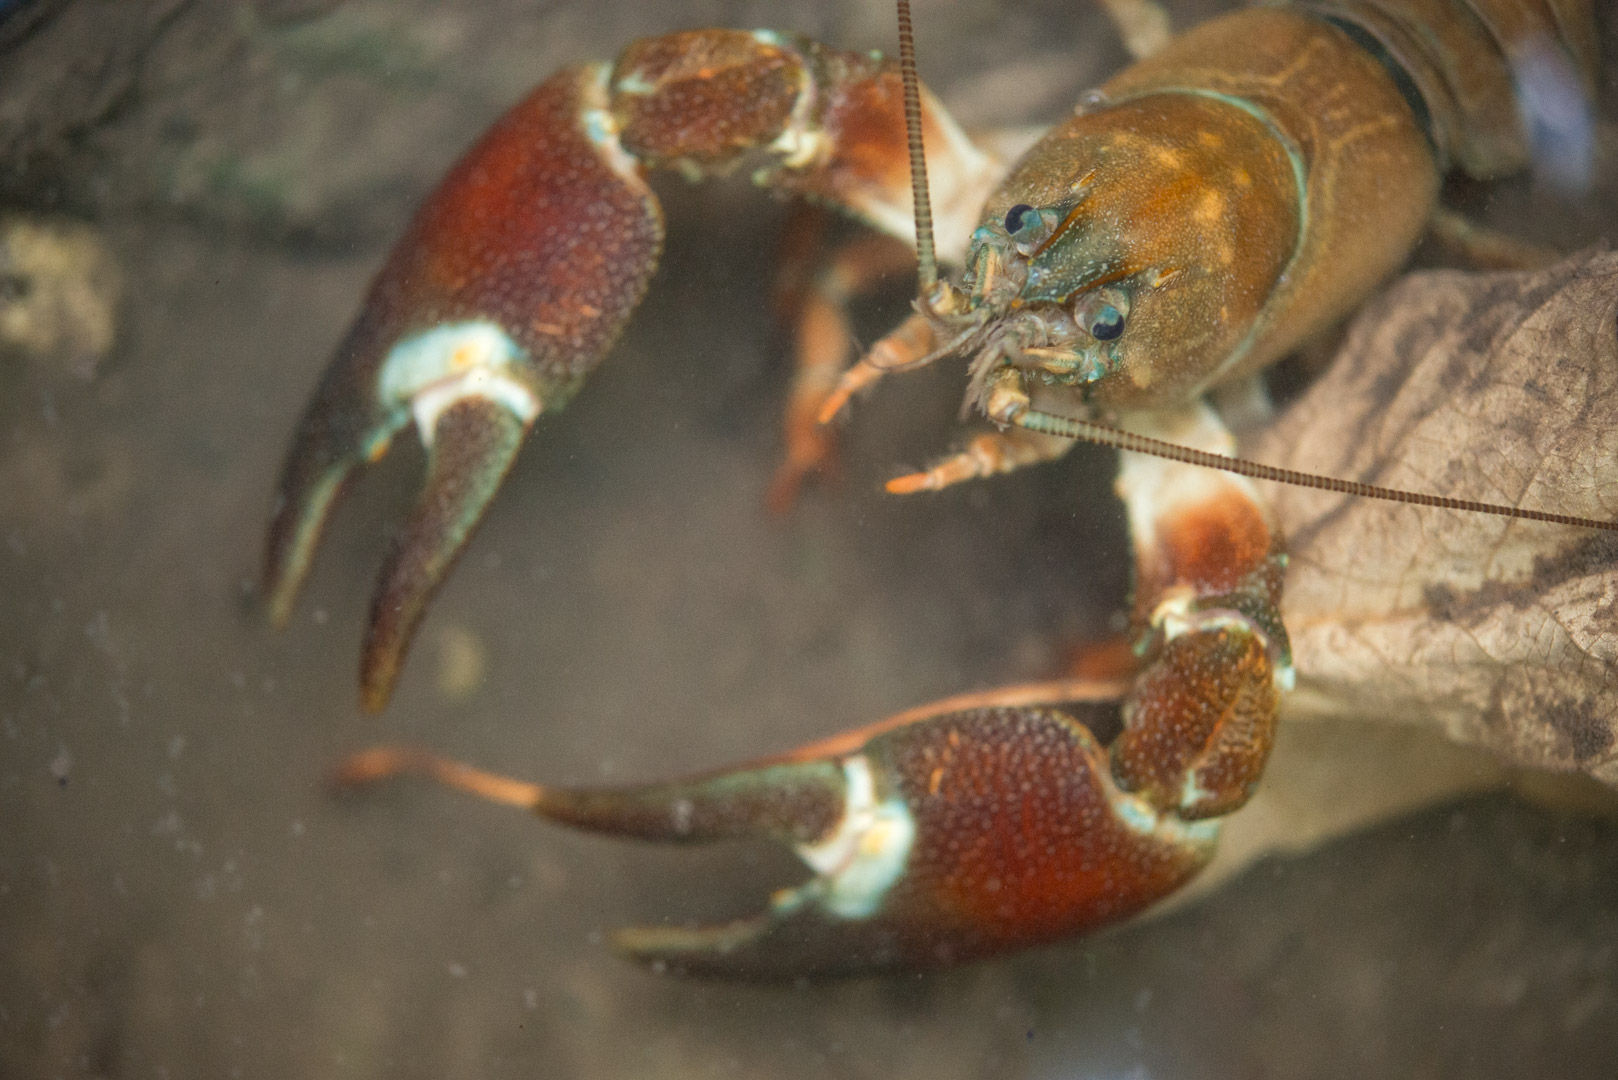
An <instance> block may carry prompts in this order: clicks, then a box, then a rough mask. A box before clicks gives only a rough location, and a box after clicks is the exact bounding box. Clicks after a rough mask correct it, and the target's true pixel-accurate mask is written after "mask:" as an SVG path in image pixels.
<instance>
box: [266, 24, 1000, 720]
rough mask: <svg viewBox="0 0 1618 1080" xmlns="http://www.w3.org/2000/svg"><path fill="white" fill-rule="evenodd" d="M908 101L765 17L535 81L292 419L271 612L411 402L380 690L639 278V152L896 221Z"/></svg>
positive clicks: (961, 151) (970, 174) (953, 188)
mask: <svg viewBox="0 0 1618 1080" xmlns="http://www.w3.org/2000/svg"><path fill="white" fill-rule="evenodd" d="M901 99H902V94H901V93H900V89H899V80H898V78H897V74H896V72H895V71H894V70H893V67H892V65H891V64H887V63H885V62H883V61H882V60H881V59H880V58H878V57H873V56H871V55H868V54H857V53H840V52H836V51H834V50H830V49H825V48H823V47H821V46H819V45H816V44H815V43H813V42H810V41H808V40H806V39H801V38H795V37H791V36H788V35H782V34H775V33H771V32H768V31H758V32H753V33H749V32H743V31H734V30H695V31H688V32H684V33H678V34H669V35H665V36H663V37H659V38H649V39H646V40H644V41H640V42H636V43H635V44H633V45H631V46H630V47H629V48H627V49H625V50H624V52H623V53H622V54H621V55H620V56H619V58H618V60H617V61H616V62H615V63H613V64H597V65H592V66H589V67H582V68H575V69H570V70H567V71H563V72H561V73H560V74H558V75H556V76H554V77H552V78H551V79H549V80H547V81H546V82H545V83H543V84H541V85H540V86H539V88H538V89H536V90H535V91H534V92H533V93H532V94H531V95H530V96H529V97H528V99H527V100H525V101H523V102H521V103H520V104H518V105H517V106H516V107H515V108H513V109H512V110H511V111H510V112H509V113H507V114H506V115H505V116H504V117H503V118H502V119H501V120H500V121H499V122H498V123H496V125H495V126H494V127H493V128H492V129H490V131H489V132H488V133H487V134H486V135H484V136H483V137H482V139H480V140H479V141H478V143H477V144H476V145H475V146H474V147H473V148H472V149H471V150H470V151H469V152H468V153H467V154H466V156H465V157H463V158H462V159H461V161H460V162H459V163H458V164H457V165H456V166H455V168H454V169H453V170H451V172H450V173H449V175H448V176H447V177H446V178H445V179H444V181H443V183H442V184H441V185H440V187H439V188H438V190H437V191H435V192H434V193H433V195H432V196H431V197H430V198H429V199H428V201H427V202H426V204H425V205H424V206H423V207H422V209H421V211H420V212H419V213H418V215H417V217H416V219H415V221H414V222H413V223H412V225H411V227H410V229H409V231H408V232H407V233H406V235H405V236H404V238H403V239H402V240H401V241H400V242H399V244H398V246H397V247H396V248H395V249H394V251H393V253H392V255H390V256H389V258H388V261H387V263H386V264H385V265H384V266H383V268H382V271H381V272H380V273H379V274H378V276H377V278H376V280H375V282H374V283H373V284H372V286H371V290H370V294H369V296H368V297H367V300H366V303H365V307H364V309H363V311H362V312H361V314H360V316H359V318H358V319H357V320H356V322H355V323H354V326H353V327H352V328H351V329H350V330H349V332H348V336H347V337H346V338H345V340H344V342H343V344H342V346H341V347H340V348H339V350H338V354H337V356H336V358H335V359H334V360H333V362H332V364H331V366H330V367H329V368H328V369H327V371H326V373H325V376H324V377H323V379H322V381H321V384H320V387H319V389H318V390H317V391H316V393H315V396H314V399H313V400H312V402H311V403H310V405H309V408H308V410H307V411H306V413H305V415H304V417H303V420H302V422H301V424H300V425H299V428H298V433H297V436H296V438H295V440H294V442H293V446H292V449H291V452H290V453H289V454H288V457H287V462H286V465H285V468H284V470H283V473H282V477H281V483H280V487H279V491H278V500H277V506H276V511H275V517H274V520H273V522H272V523H271V526H270V534H269V541H268V545H267V549H266V552H265V558H264V592H265V595H266V598H267V600H268V604H269V608H270V613H271V616H272V618H273V619H274V621H276V622H277V623H285V622H286V621H287V619H288V618H289V617H290V615H291V611H292V606H293V602H294V600H295V598H296V595H297V592H298V588H299V586H300V585H301V583H302V581H303V579H304V577H305V576H306V574H307V572H308V569H309V564H310V559H311V556H312V554H313V551H314V549H315V547H316V545H317V544H318V542H319V538H320V533H321V530H322V528H323V527H324V524H325V521H326V518H327V515H328V514H329V512H330V510H331V507H332V506H333V505H334V504H335V502H336V500H337V497H338V496H339V494H340V493H341V491H342V489H343V487H344V485H345V483H346V482H347V480H348V478H349V476H350V475H351V474H352V473H353V471H354V470H355V468H356V466H359V465H362V464H364V463H366V462H368V461H373V460H376V459H377V458H379V457H381V456H382V454H384V453H385V452H386V450H387V446H388V443H389V441H390V440H391V439H392V438H393V436H394V435H396V434H397V433H398V432H399V431H401V430H402V429H404V428H405V427H406V426H408V425H410V424H411V422H412V421H414V423H415V425H416V427H417V429H418V432H419V434H420V435H421V438H422V441H423V442H424V443H425V444H426V445H427V447H428V448H429V451H430V462H429V480H428V486H427V489H426V490H425V491H424V492H423V494H422V497H421V502H420V504H419V505H418V506H417V508H416V510H415V511H414V513H413V515H412V517H411V519H410V521H409V523H408V524H407V526H406V528H405V530H404V532H403V534H402V535H401V537H400V540H399V542H398V543H397V544H396V545H395V548H394V552H393V555H392V556H391V557H390V560H389V563H388V566H387V567H385V568H384V570H383V576H382V581H381V583H380V584H379V586H378V590H377V593H376V599H375V601H374V603H373V607H372V624H371V630H370V635H369V640H368V642H367V646H366V649H365V653H364V657H363V660H362V671H361V683H362V686H363V700H364V704H365V706H366V707H367V708H368V709H371V710H377V709H380V708H382V707H383V705H385V704H386V702H387V700H388V696H389V694H390V693H391V692H392V687H393V683H394V680H395V677H396V675H397V672H398V668H399V664H400V662H401V660H402V658H403V656H404V653H405V650H406V649H407V648H408V646H409V643H410V637H411V634H412V632H413V631H414V629H415V626H416V624H417V622H418V621H419V619H420V617H421V615H422V612H423V611H424V609H425V607H426V604H427V602H428V601H429V600H430V599H431V597H432V595H433V593H434V592H435V591H436V589H437V588H438V586H439V585H440V584H441V583H442V581H443V580H444V576H445V575H446V574H447V573H448V572H449V570H450V568H451V567H452V566H453V565H454V562H455V559H456V556H457V555H458V553H459V552H460V550H461V548H462V547H463V546H464V545H465V543H466V542H467V540H468V538H469V537H470V535H471V533H472V531H473V529H474V528H475V527H476V525H477V522H478V520H479V519H480V518H481V517H482V515H483V512H484V510H485V508H486V507H487V505H488V503H489V500H490V499H491V498H492V496H493V494H494V492H495V490H496V489H497V488H498V486H499V483H500V479H501V477H503V476H504V474H505V472H506V471H507V469H508V468H509V467H510V465H511V462H512V460H513V458H514V456H515V455H516V453H517V450H518V449H519V447H520V445H521V443H522V440H523V435H524V434H525V433H526V431H527V430H528V428H529V427H530V426H531V425H532V423H533V422H534V420H535V419H536V418H537V417H538V415H539V414H540V413H542V412H553V411H555V410H557V409H559V408H561V407H562V406H563V405H564V404H565V403H566V401H567V400H568V398H569V397H571V396H572V394H573V393H574V392H575V391H576V390H577V389H578V388H579V386H580V384H581V382H582V380H583V379H584V377H585V376H586V375H587V374H588V373H589V372H590V371H591V370H592V369H593V368H594V367H595V366H596V364H597V363H599V361H600V360H601V358H602V356H603V354H604V353H605V352H606V350H607V349H608V347H609V346H610V345H611V344H612V342H613V340H614V339H615V338H616V337H617V336H618V333H619V332H620V330H621V329H622V327H623V325H624V323H625V321H626V320H627V319H628V317H629V315H630V312H631V311H632V310H633V309H634V307H635V305H636V304H637V303H639V301H640V298H641V296H642V295H643V294H644V292H645V290H646V286H647V283H648V281H649V280H650V277H651V275H652V272H653V270H654V269H655V267H656V263H657V259H658V255H659V253H660V250H661V247H662V242H663V223H662V216H661V210H660V209H659V207H658V204H657V201H656V199H655V198H654V197H653V196H652V194H651V192H650V190H649V189H648V188H647V187H646V184H645V182H644V178H643V175H642V173H643V170H644V169H648V168H657V167H672V168H675V169H678V170H679V171H681V172H682V173H684V174H685V175H687V176H688V177H690V178H693V179H694V178H697V177H701V176H705V175H710V174H715V173H722V172H725V171H727V170H729V169H730V168H732V167H734V166H735V165H736V164H737V163H738V162H740V161H741V160H742V159H743V158H744V157H745V156H746V155H748V154H754V153H758V154H761V155H763V156H765V157H766V159H767V160H768V162H769V164H767V165H766V167H765V168H763V169H761V170H760V171H759V172H758V173H757V174H756V177H755V178H756V179H757V180H758V181H759V182H760V183H763V184H765V185H769V186H773V187H776V188H780V189H783V190H786V191H789V192H793V193H797V194H802V195H807V196H811V197H813V198H815V199H818V200H822V201H824V202H828V203H831V204H835V205H839V206H842V207H843V208H845V209H847V210H849V211H850V212H852V213H854V214H856V215H859V216H861V217H863V218H865V219H866V220H868V221H870V222H872V223H873V224H876V225H878V226H880V227H884V228H888V229H890V230H896V229H898V228H900V227H901V226H902V227H905V228H908V222H909V220H910V216H909V204H908V186H907V184H906V182H905V180H906V176H907V174H906V172H905V169H904V160H905V159H904V135H903V132H904V124H903V119H902V107H901V104H900V103H901ZM923 122H924V124H926V125H927V127H928V130H929V133H930V136H932V137H933V138H931V140H930V141H931V144H932V145H933V146H934V147H935V150H934V151H932V152H930V156H936V157H937V158H938V162H937V163H938V164H939V166H940V169H939V175H940V177H941V178H943V179H944V180H946V181H948V183H946V184H945V185H944V186H945V187H946V188H947V189H948V190H949V191H950V192H952V193H953V194H952V199H953V201H955V202H965V203H970V204H971V205H973V206H976V205H978V204H980V203H981V201H982V198H983V197H984V196H985V194H986V191H987V186H988V184H989V183H990V181H991V180H992V178H993V177H994V176H996V175H998V169H997V168H996V167H993V165H992V163H991V162H990V161H988V159H986V158H984V157H983V156H982V155H981V154H979V153H978V152H977V151H976V150H975V148H973V147H972V145H971V144H970V142H968V141H967V140H966V138H965V136H964V135H962V134H961V133H960V131H959V130H958V129H956V128H955V126H954V124H953V123H952V122H950V121H949V119H948V117H947V116H944V115H943V113H942V112H941V111H940V110H939V108H938V106H937V103H936V102H934V101H933V100H932V99H931V97H929V96H926V95H924V96H923ZM956 240H957V241H958V243H957V246H964V240H963V239H962V238H960V237H957V238H956ZM468 405H470V407H467V406H468ZM803 411H804V413H805V416H806V417H807V416H808V415H809V414H810V413H811V412H812V409H811V408H810V407H809V406H805V407H804V409H803ZM806 426H807V425H806Z"/></svg>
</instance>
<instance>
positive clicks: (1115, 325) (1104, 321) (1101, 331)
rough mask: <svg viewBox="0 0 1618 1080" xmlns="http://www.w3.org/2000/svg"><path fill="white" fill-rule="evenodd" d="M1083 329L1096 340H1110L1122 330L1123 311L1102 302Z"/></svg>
mask: <svg viewBox="0 0 1618 1080" xmlns="http://www.w3.org/2000/svg"><path fill="white" fill-rule="evenodd" d="M1085 329H1086V330H1089V331H1090V336H1091V337H1093V338H1095V339H1096V340H1097V341H1111V340H1113V339H1114V338H1116V337H1117V336H1118V335H1119V334H1122V333H1123V332H1124V313H1123V312H1121V311H1119V310H1118V309H1117V308H1115V307H1113V306H1112V305H1111V304H1102V305H1101V307H1100V308H1098V309H1097V310H1096V313H1095V317H1094V318H1093V319H1091V320H1090V325H1089V326H1087V327H1085Z"/></svg>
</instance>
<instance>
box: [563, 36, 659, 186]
mask: <svg viewBox="0 0 1618 1080" xmlns="http://www.w3.org/2000/svg"><path fill="white" fill-rule="evenodd" d="M611 80H612V67H611V65H609V64H592V65H590V67H588V68H586V69H585V71H584V77H583V80H582V89H583V99H584V100H583V102H582V105H583V108H581V109H580V110H579V121H580V123H581V124H583V126H584V134H585V137H586V138H588V139H589V140H590V145H591V146H594V147H595V148H596V152H597V153H599V154H600V155H601V160H602V161H604V162H606V165H607V168H609V169H611V170H612V171H613V172H614V173H615V174H616V175H617V177H618V179H620V180H622V181H623V182H624V184H625V185H626V186H627V187H628V188H629V189H630V190H631V191H634V192H636V193H638V194H641V195H643V196H646V197H650V195H651V189H650V188H648V187H647V186H646V178H645V176H644V175H643V174H642V172H641V167H640V162H639V161H637V160H636V159H635V157H634V155H632V154H631V153H630V152H629V151H628V150H625V149H624V144H623V143H622V142H620V141H619V139H618V132H619V128H618V120H617V118H616V117H614V116H613V115H612V109H611V107H610V106H611V104H612V86H611ZM627 82H629V80H627V79H626V80H625V83H627ZM620 88H622V85H621V86H620ZM630 92H632V93H633V92H635V91H634V90H631V91H630Z"/></svg>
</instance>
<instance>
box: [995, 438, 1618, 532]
mask: <svg viewBox="0 0 1618 1080" xmlns="http://www.w3.org/2000/svg"><path fill="white" fill-rule="evenodd" d="M1012 423H1014V424H1016V425H1017V426H1018V427H1021V428H1027V429H1028V430H1029V431H1040V432H1044V433H1045V434H1047V435H1057V436H1060V437H1063V438H1068V439H1083V440H1084V441H1086V442H1092V443H1097V444H1099V445H1101V446H1110V447H1113V448H1114V449H1117V450H1129V451H1132V452H1134V453H1137V454H1150V455H1152V456H1153V457H1160V458H1167V459H1169V460H1170V461H1178V462H1182V463H1183V464H1186V465H1200V466H1202V467H1203V468H1207V469H1218V470H1219V471H1221V472H1228V473H1236V474H1237V475H1240V476H1251V477H1253V478H1254V479H1255V480H1274V481H1276V482H1277V483H1281V484H1292V485H1293V486H1294V487H1305V488H1316V489H1318V490H1321V491H1335V492H1338V493H1340V494H1343V495H1358V496H1360V497H1362V498H1366V499H1385V500H1387V501H1389V502H1402V503H1414V504H1415V505H1417V506H1435V507H1438V508H1439V509H1442V510H1465V511H1468V512H1470V513H1474V514H1493V515H1494V516H1496V517H1507V518H1520V519H1522V520H1525V521H1547V522H1550V523H1551V524H1553V525H1574V526H1577V527H1579V528H1581V529H1600V530H1601V531H1603V532H1618V521H1597V520H1595V519H1594V518H1582V517H1573V516H1571V515H1568V514H1548V513H1546V512H1545V511H1543V510H1524V509H1522V508H1521V507H1518V506H1502V505H1500V504H1498V503H1483V502H1473V501H1472V500H1470V499H1452V498H1450V497H1448V496H1447V495H1425V494H1422V493H1421V492H1416V491H1401V490H1399V489H1398V488H1385V487H1377V486H1376V485H1375V484H1362V483H1360V482H1359V481H1358V480H1339V479H1337V478H1336V477H1333V476H1319V475H1317V474H1315V473H1305V472H1297V471H1295V470H1293V469H1282V468H1278V467H1276V466H1274V465H1264V464H1262V463H1260V462H1257V461H1247V460H1245V459H1243V458H1233V457H1226V456H1225V455H1224V454H1211V453H1209V452H1208V451H1206V450H1193V449H1192V448H1190V447H1189V446H1180V445H1179V444H1178V443H1171V442H1164V441H1163V440H1162V439H1154V438H1152V437H1150V436H1148V435H1136V434H1135V433H1134V432H1132V431H1120V430H1119V429H1117V428H1113V427H1107V426H1106V425H1105V424H1093V423H1091V422H1089V421H1088V420H1075V419H1073V418H1072V417H1068V416H1053V415H1052V414H1050V413H1042V412H1025V413H1022V414H1020V415H1019V416H1016V417H1014V418H1013V419H1012Z"/></svg>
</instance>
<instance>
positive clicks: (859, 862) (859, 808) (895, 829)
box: [797, 754, 916, 919]
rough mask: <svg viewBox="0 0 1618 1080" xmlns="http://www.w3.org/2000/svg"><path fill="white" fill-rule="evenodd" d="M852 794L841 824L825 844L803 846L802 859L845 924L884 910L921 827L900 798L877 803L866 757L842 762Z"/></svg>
mask: <svg viewBox="0 0 1618 1080" xmlns="http://www.w3.org/2000/svg"><path fill="white" fill-rule="evenodd" d="M843 778H844V780H845V781H846V783H847V784H848V793H847V795H846V796H845V802H844V805H843V817H842V820H841V821H839V822H838V823H837V828H836V829H834V830H833V831H832V834H831V835H830V836H828V837H826V839H824V840H822V841H820V842H819V843H815V844H799V845H798V848H797V851H798V857H799V858H801V859H803V861H804V862H806V863H808V864H809V867H810V869H812V870H814V871H815V872H816V873H818V874H819V875H820V877H821V881H822V882H823V883H824V891H823V892H821V893H820V894H819V899H820V906H821V907H823V908H824V909H825V910H826V911H828V912H830V913H831V914H833V915H837V916H840V917H841V918H844V919H866V918H869V917H870V916H872V915H874V914H875V913H876V912H877V911H878V910H879V909H880V908H881V907H882V901H883V898H884V897H886V896H887V893H888V890H889V889H890V888H892V887H893V883H894V882H895V881H898V880H899V876H900V875H901V874H903V873H904V870H905V864H906V862H908V861H909V859H910V848H911V845H912V844H913V843H914V841H915V838H916V822H915V819H913V818H912V817H911V816H910V808H909V807H907V806H906V805H905V804H904V800H902V799H899V798H888V799H884V800H883V801H881V802H877V800H876V782H875V780H874V778H873V777H872V775H871V763H870V761H868V760H867V759H866V757H865V755H864V754H857V755H855V756H854V757H851V758H848V759H846V760H845V761H844V762H843Z"/></svg>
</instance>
